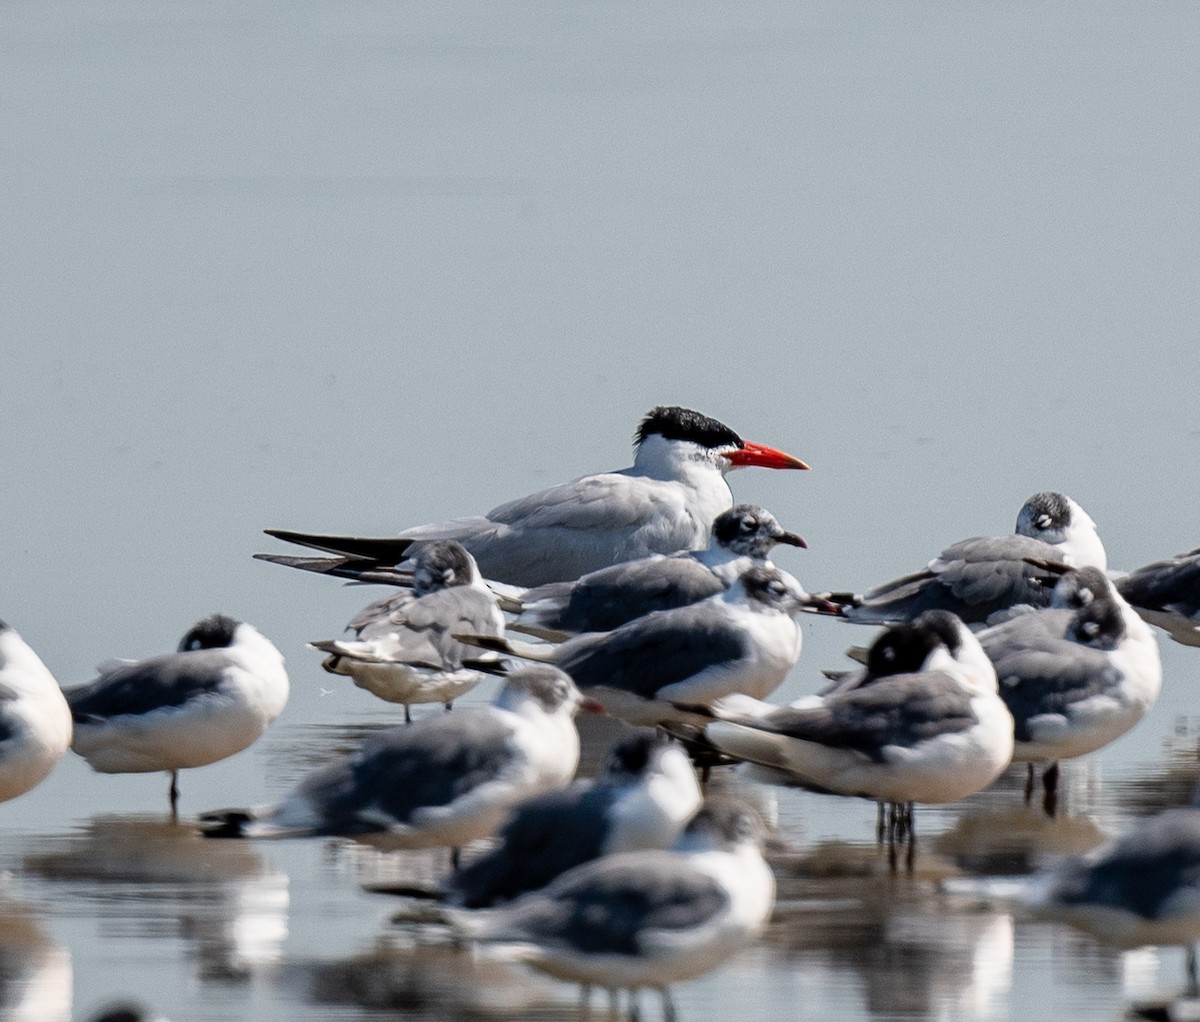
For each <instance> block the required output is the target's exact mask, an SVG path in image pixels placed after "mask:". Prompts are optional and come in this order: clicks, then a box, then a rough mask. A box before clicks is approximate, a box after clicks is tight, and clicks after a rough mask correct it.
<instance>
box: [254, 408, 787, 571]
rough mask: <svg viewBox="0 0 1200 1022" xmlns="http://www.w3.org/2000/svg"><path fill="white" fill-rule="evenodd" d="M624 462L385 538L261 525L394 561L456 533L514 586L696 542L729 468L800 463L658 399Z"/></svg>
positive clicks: (728, 503)
mask: <svg viewBox="0 0 1200 1022" xmlns="http://www.w3.org/2000/svg"><path fill="white" fill-rule="evenodd" d="M634 442H635V455H634V462H633V465H632V466H630V467H629V468H625V469H621V470H620V471H616V472H605V473H601V474H599V475H589V476H583V477H581V478H579V479H575V480H574V481H572V482H569V483H563V484H561V485H559V486H555V487H552V488H550V489H548V490H542V491H540V492H538V493H534V494H531V495H530V496H528V497H523V498H521V499H519V500H514V501H511V502H510V503H507V504H502V505H500V506H499V507H497V508H494V509H493V510H491V511H489V512H488V513H487V515H485V516H482V517H476V518H460V519H456V520H454V521H450V522H444V523H440V524H433V525H422V526H417V527H416V528H411V529H407V530H405V531H404V532H402V533H400V535H399V536H397V537H395V538H389V539H372V538H363V537H353V536H328V535H318V534H312V533H301V532H292V531H288V530H282V529H268V530H266V531H267V534H268V535H270V536H275V537H277V538H279V539H283V540H286V541H288V542H292V543H298V544H300V545H302V546H308V547H314V548H316V549H318V550H324V551H328V552H331V553H335V554H348V555H351V556H353V557H356V558H360V559H367V560H370V561H374V562H377V563H378V564H381V565H390V564H396V563H398V562H400V561H401V560H403V559H404V558H405V557H408V556H410V554H411V553H412V551H411V549H410V548H411V547H412V546H413V544H414V543H420V542H426V541H430V540H436V539H456V540H458V541H459V542H461V543H462V544H463V545H464V546H465V547H466V548H467V549H468V550H469V551H470V552H471V554H472V556H474V558H475V560H476V561H477V562H478V563H479V570H480V571H481V572H482V573H483V576H484V577H485V578H488V579H493V580H495V581H498V582H505V583H508V584H511V585H517V586H524V587H530V586H538V585H543V584H545V583H547V582H565V581H570V580H572V579H576V578H579V577H580V576H581V575H584V574H586V573H587V572H589V571H595V570H597V569H598V568H605V567H608V566H609V565H612V564H618V563H620V562H622V561H629V560H634V559H635V558H639V557H646V556H648V555H649V554H654V553H660V554H670V553H674V552H675V551H677V550H693V549H696V548H698V547H700V546H703V545H704V543H705V541H706V539H707V536H708V531H709V528H710V526H711V524H712V521H713V519H714V518H716V516H717V515H719V514H720V513H721V512H722V511H726V510H728V509H729V508H730V507H732V506H733V496H732V494H731V493H730V491H729V486H728V484H727V483H726V482H725V474H726V473H727V472H729V471H730V470H731V469H735V468H741V467H744V466H751V465H757V466H760V467H763V468H774V469H806V468H808V466H807V465H806V464H805V463H804V462H802V461H800V460H799V459H798V458H794V457H792V456H791V455H790V454H784V453H783V452H782V451H778V450H775V449H774V448H771V447H765V446H763V445H762V444H756V443H752V442H750V441H748V440H743V439H742V438H741V437H740V436H738V434H737V433H735V432H734V431H733V430H732V429H730V428H729V427H728V426H726V425H725V424H724V423H722V422H718V421H717V420H716V419H713V418H710V417H708V416H707V415H701V414H700V413H699V412H695V411H692V410H691V409H688V408H680V407H678V406H663V407H658V408H655V409H653V410H652V411H651V412H650V413H649V414H648V415H646V417H645V418H644V419H643V420H642V422H641V424H640V425H639V427H638V430H637V434H636V436H635V441H634Z"/></svg>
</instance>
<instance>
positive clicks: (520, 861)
mask: <svg viewBox="0 0 1200 1022" xmlns="http://www.w3.org/2000/svg"><path fill="white" fill-rule="evenodd" d="M616 794H617V793H616V791H615V790H614V789H613V788H611V787H610V786H607V785H588V784H576V785H572V786H571V787H570V788H565V789H563V790H561V791H551V792H546V793H545V794H542V795H537V796H535V797H534V798H531V799H528V800H526V801H525V802H522V803H521V804H520V805H518V806H517V807H516V808H515V809H514V810H513V812H512V815H511V816H509V818H508V820H507V821H506V822H505V824H504V826H503V827H501V829H500V831H499V832H498V833H497V835H496V837H497V839H498V840H497V844H496V846H495V847H494V848H492V849H491V850H490V851H488V852H485V853H484V854H483V855H481V856H479V857H478V858H476V859H473V860H472V861H471V862H470V863H468V864H467V865H466V867H465V868H463V869H460V870H459V871H458V872H456V873H455V874H454V875H453V876H452V877H451V878H450V879H449V881H448V882H447V893H448V895H449V899H450V900H451V901H452V902H454V904H456V905H462V906H463V907H465V908H485V907H487V906H490V905H497V904H500V903H501V902H505V901H511V900H512V899H513V898H516V897H517V896H518V895H521V894H524V893H525V892H526V891H535V890H538V889H540V888H542V887H545V886H546V885H547V884H548V883H550V881H552V880H554V879H555V878H556V877H558V876H560V875H562V874H563V873H565V872H566V871H567V870H569V869H571V868H573V867H575V866H578V865H580V864H581V863H584V862H590V861H591V860H592V859H596V858H598V857H599V856H600V855H601V854H602V852H603V850H604V842H605V838H606V837H607V831H608V823H607V813H608V810H609V808H610V806H611V805H612V803H613V800H614V798H615V797H616Z"/></svg>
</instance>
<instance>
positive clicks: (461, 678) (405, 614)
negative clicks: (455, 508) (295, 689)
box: [309, 540, 504, 722]
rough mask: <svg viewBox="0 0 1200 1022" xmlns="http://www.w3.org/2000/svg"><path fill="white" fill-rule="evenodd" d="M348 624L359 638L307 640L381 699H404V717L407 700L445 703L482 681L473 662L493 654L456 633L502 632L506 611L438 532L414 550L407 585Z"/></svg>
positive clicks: (466, 558) (465, 556)
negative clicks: (413, 564) (435, 537)
mask: <svg viewBox="0 0 1200 1022" xmlns="http://www.w3.org/2000/svg"><path fill="white" fill-rule="evenodd" d="M347 627H348V628H351V629H354V630H355V631H357V633H358V639H357V640H344V639H328V640H323V641H320V642H312V643H309V645H310V646H312V648H313V649H316V650H319V651H320V652H322V653H327V654H329V655H328V656H327V657H326V658H325V660H324V662H323V665H322V666H324V668H325V670H327V671H329V672H330V673H331V674H341V675H346V676H349V677H350V678H352V679H353V680H354V684H355V685H357V686H358V687H359V688H362V689H366V690H367V691H368V692H371V693H372V694H374V695H377V696H379V698H380V699H386V700H387V701H388V702H392V703H403V704H404V720H405V721H406V722H408V721H409V720H411V719H412V718H411V716H410V714H409V706H410V704H412V703H433V702H438V703H445V705H446V708H447V709H449V708H450V704H451V702H452V701H453V700H455V699H457V698H458V697H459V696H460V695H462V694H463V693H465V692H469V691H470V690H471V689H473V688H474V687H475V686H476V685H478V684H479V682H480V680H481V679H482V678H483V675H482V674H481V673H480V672H479V671H478V670H477V669H475V668H476V667H479V666H485V665H486V664H487V663H495V661H496V660H497V659H498V657H496V655H495V654H487V653H484V654H479V652H478V650H477V649H475V648H474V647H468V646H464V645H463V644H462V643H461V642H459V641H458V640H457V639H455V638H454V636H455V635H457V634H460V633H463V632H467V633H471V634H480V635H497V636H499V635H503V634H504V615H503V614H501V613H500V609H499V608H498V607H497V606H496V599H495V597H494V596H493V595H492V593H491V591H490V590H489V589H488V588H487V586H485V585H484V584H483V580H482V579H481V578H480V577H479V571H478V569H477V568H476V566H475V561H474V558H472V557H471V555H470V554H469V553H467V551H466V549H465V548H464V547H463V546H462V544H461V543H458V542H456V541H454V540H437V541H435V542H433V543H428V544H424V545H422V547H421V549H420V550H419V551H418V552H417V565H416V570H415V572H414V574H413V589H412V590H411V592H409V591H406V592H403V593H400V594H398V595H396V596H391V597H389V598H387V599H386V600H382V601H376V602H375V603H373V604H371V605H370V606H368V607H366V608H364V609H363V610H362V611H361V612H360V613H359V614H358V615H357V616H356V617H355V618H354V620H352V621H351V622H350V624H349V625H347Z"/></svg>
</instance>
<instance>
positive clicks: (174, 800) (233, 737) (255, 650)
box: [64, 614, 288, 816]
mask: <svg viewBox="0 0 1200 1022" xmlns="http://www.w3.org/2000/svg"><path fill="white" fill-rule="evenodd" d="M99 670H100V677H99V678H97V679H96V680H95V681H93V682H91V683H90V684H88V685H82V686H80V687H78V688H73V689H68V690H67V691H66V692H65V693H64V694H65V695H66V698H67V703H68V704H69V705H70V707H71V715H72V717H73V718H74V720H75V736H74V738H73V739H72V741H71V748H72V749H73V750H74V751H75V752H77V753H79V755H81V756H82V757H83V758H84V759H86V760H87V761H88V763H89V764H90V765H91V767H92V769H93V770H95V771H97V772H98V773H102V774H136V773H151V772H157V771H160V770H164V771H167V772H169V773H170V775H171V787H170V790H169V796H170V800H171V815H172V816H174V815H176V813H177V811H178V802H179V784H178V781H179V771H180V770H183V769H185V768H187V767H199V766H206V765H207V764H209V763H216V762H217V761H218V760H222V759H225V758H226V757H227V756H232V755H233V754H234V753H235V752H241V751H242V750H243V749H245V748H247V747H248V746H250V745H251V744H253V743H254V742H255V741H257V740H258V738H259V737H260V736H261V735H262V734H263V732H264V731H266V729H267V726H268V725H269V724H270V723H271V722H272V721H273V720H274V719H275V718H276V717H278V716H279V714H280V713H281V712H282V711H283V707H284V705H285V704H286V703H287V698H288V677H287V673H286V672H285V671H284V668H283V656H282V654H280V652H279V650H277V649H276V648H275V646H274V645H272V644H271V642H270V641H269V640H268V639H266V638H265V637H264V636H263V635H262V633H261V632H259V631H258V629H256V628H255V627H254V626H253V625H248V624H246V622H244V621H235V620H234V619H233V618H230V617H226V616H225V615H224V614H213V615H211V616H209V617H206V618H204V620H202V621H199V622H198V623H197V624H195V625H194V626H193V627H192V628H191V630H190V631H189V632H188V633H187V634H186V635H185V636H184V637H183V639H182V640H181V641H180V643H179V649H178V650H177V651H176V652H174V653H167V654H166V655H164V656H156V657H150V658H149V659H147V660H138V661H113V662H110V663H107V664H103V665H101V667H100V668H99Z"/></svg>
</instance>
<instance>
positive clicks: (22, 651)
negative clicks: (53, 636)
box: [0, 621, 71, 802]
mask: <svg viewBox="0 0 1200 1022" xmlns="http://www.w3.org/2000/svg"><path fill="white" fill-rule="evenodd" d="M70 741H71V710H70V708H69V707H68V706H67V702H66V700H65V699H64V698H63V695H62V691H61V690H60V689H59V687H58V682H57V681H55V680H54V676H53V675H52V674H51V673H50V671H49V670H48V669H47V668H46V665H45V664H44V663H42V661H41V659H40V658H39V657H38V655H37V654H36V653H35V652H34V651H33V650H32V649H30V648H29V646H28V645H27V644H26V643H25V641H24V640H23V639H22V638H21V636H20V635H18V634H17V632H16V629H14V628H10V627H9V626H8V625H6V624H5V623H4V622H3V621H0V802H7V801H8V800H9V799H12V798H16V797H17V796H18V795H23V794H24V793H25V792H27V791H29V790H30V789H31V788H33V787H34V786H35V785H37V784H38V783H39V782H41V781H42V779H43V778H45V777H46V775H47V774H49V773H50V771H51V770H52V769H53V768H54V764H55V763H57V762H58V761H59V759H60V758H61V756H62V754H63V753H64V752H66V750H67V746H68V745H69V744H70Z"/></svg>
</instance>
